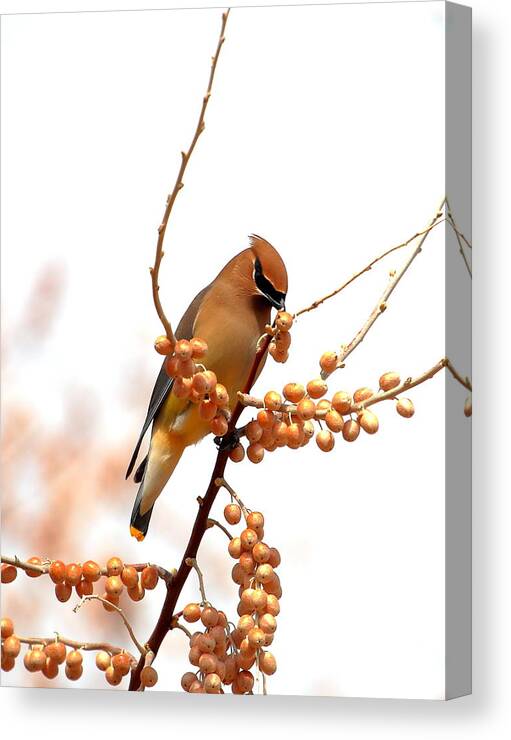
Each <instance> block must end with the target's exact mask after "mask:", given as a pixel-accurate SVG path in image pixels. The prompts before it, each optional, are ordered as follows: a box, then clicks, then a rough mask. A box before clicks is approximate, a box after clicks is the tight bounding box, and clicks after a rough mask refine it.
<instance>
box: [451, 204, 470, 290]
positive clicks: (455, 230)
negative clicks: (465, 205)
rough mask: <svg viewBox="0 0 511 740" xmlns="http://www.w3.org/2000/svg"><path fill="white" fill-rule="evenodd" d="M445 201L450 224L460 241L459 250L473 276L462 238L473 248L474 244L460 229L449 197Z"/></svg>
mask: <svg viewBox="0 0 511 740" xmlns="http://www.w3.org/2000/svg"><path fill="white" fill-rule="evenodd" d="M445 203H446V206H447V221H448V222H449V224H450V226H451V227H452V229H453V231H454V233H455V234H456V240H457V242H458V247H459V250H460V254H461V256H462V259H463V262H464V263H465V266H466V268H467V270H468V274H469V275H470V277H472V269H471V267H470V265H469V264H468V260H467V256H466V254H465V250H464V249H463V243H462V239H463V241H464V242H465V244H467V246H469V247H470V248H471V249H472V246H471V245H470V243H469V242H468V241H467V240H466V239H465V237H464V236H463V234H462V233H461V231H459V229H458V227H457V226H456V222H455V220H454V216H453V215H452V211H451V206H450V204H449V201H448V200H447V198H446V199H445Z"/></svg>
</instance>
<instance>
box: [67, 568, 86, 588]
mask: <svg viewBox="0 0 511 740" xmlns="http://www.w3.org/2000/svg"><path fill="white" fill-rule="evenodd" d="M81 578H82V566H81V565H78V563H69V564H68V565H66V583H67V584H69V586H76V585H77V584H78V583H80V581H81Z"/></svg>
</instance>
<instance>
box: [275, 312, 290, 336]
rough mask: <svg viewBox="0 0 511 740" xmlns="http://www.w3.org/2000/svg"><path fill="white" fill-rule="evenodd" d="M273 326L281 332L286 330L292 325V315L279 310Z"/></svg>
mask: <svg viewBox="0 0 511 740" xmlns="http://www.w3.org/2000/svg"><path fill="white" fill-rule="evenodd" d="M275 326H276V327H277V329H278V330H279V331H281V332H288V331H289V330H290V329H291V327H292V326H293V317H292V316H291V314H290V313H288V312H287V311H279V312H278V314H277V316H276V318H275Z"/></svg>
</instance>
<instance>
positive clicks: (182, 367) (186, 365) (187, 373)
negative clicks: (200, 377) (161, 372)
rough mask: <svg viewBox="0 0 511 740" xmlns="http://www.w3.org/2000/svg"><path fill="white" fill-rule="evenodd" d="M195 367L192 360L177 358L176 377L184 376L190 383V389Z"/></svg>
mask: <svg viewBox="0 0 511 740" xmlns="http://www.w3.org/2000/svg"><path fill="white" fill-rule="evenodd" d="M196 369H197V368H196V366H195V362H194V361H193V360H179V362H178V364H177V374H178V377H181V378H182V379H183V380H184V379H185V378H186V380H189V381H190V385H189V388H190V390H191V389H192V386H193V376H194V374H195V371H196ZM187 385H188V384H187Z"/></svg>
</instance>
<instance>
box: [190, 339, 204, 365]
mask: <svg viewBox="0 0 511 740" xmlns="http://www.w3.org/2000/svg"><path fill="white" fill-rule="evenodd" d="M190 347H191V348H192V357H193V358H194V359H196V360H198V359H200V358H201V357H204V355H205V354H206V352H207V351H208V345H207V343H206V342H205V341H204V339H200V338H199V337H194V338H193V339H191V340H190Z"/></svg>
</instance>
